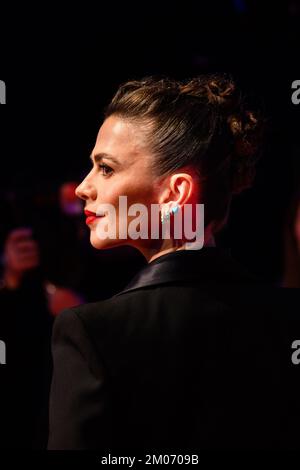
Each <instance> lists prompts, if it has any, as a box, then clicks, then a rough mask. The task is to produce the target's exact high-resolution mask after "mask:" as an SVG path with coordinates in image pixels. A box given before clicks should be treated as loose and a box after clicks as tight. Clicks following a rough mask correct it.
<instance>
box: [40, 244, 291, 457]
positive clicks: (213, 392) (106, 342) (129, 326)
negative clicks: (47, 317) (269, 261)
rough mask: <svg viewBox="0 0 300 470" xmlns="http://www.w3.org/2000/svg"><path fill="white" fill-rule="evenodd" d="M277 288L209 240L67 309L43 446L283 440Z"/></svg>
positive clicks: (274, 443)
mask: <svg viewBox="0 0 300 470" xmlns="http://www.w3.org/2000/svg"><path fill="white" fill-rule="evenodd" d="M270 297H271V296H270V295H269V290H268V289H267V288H266V287H265V286H262V285H260V284H259V283H258V282H256V281H255V280H254V279H252V277H251V276H250V275H249V274H248V273H247V272H245V271H244V270H243V269H242V268H241V267H240V266H239V265H238V264H237V263H236V262H235V261H234V260H233V259H232V258H231V257H230V256H229V254H227V253H226V252H224V251H222V250H220V249H218V248H213V247H210V248H203V249H202V250H199V251H194V250H189V251H177V252H174V253H171V254H166V255H163V256H161V257H160V258H157V259H156V260H154V261H152V262H151V263H150V264H148V265H147V266H146V267H145V268H143V269H142V270H141V271H140V272H139V273H138V274H137V275H136V277H135V278H134V279H133V280H132V282H131V283H130V284H129V285H128V286H127V287H126V288H125V289H124V290H123V291H121V292H120V293H118V294H117V295H115V296H114V297H112V298H110V299H108V300H104V301H101V302H96V303H91V304H86V305H81V306H78V307H74V308H72V309H69V310H65V311H64V312H62V313H61V314H60V315H59V317H58V318H57V320H56V321H55V326H54V333H53V359H54V374H53V381H52V389H51V398H50V435H49V443H48V448H49V449H98V450H103V451H105V450H108V449H110V450H112V449H115V451H116V450H122V449H124V450H125V449H126V450H127V451H129V449H139V450H147V451H150V450H159V449H160V450H166V449H170V450H171V449H173V450H176V451H177V452H178V451H180V450H181V451H182V450H188V449H197V450H202V449H239V448H277V447H278V446H279V447H280V446H281V445H282V435H283V434H284V432H285V429H283V428H282V427H284V425H283V424H282V423H283V420H284V419H285V417H286V410H285V408H284V407H285V397H283V394H284V391H283V389H282V386H283V377H282V373H281V370H282V369H281V366H280V364H281V359H282V358H281V356H280V354H281V352H280V351H279V349H280V348H278V344H279V343H278V341H279V342H280V340H279V339H278V338H279V336H280V334H281V332H280V327H279V326H278V316H277V311H276V306H275V307H274V302H273V301H272V299H271V298H270ZM278 335H279V336H278Z"/></svg>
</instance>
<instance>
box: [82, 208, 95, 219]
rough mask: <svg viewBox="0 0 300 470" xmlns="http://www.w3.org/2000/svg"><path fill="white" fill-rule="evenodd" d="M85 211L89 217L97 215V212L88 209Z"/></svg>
mask: <svg viewBox="0 0 300 470" xmlns="http://www.w3.org/2000/svg"><path fill="white" fill-rule="evenodd" d="M84 213H85V215H86V216H87V217H89V216H94V217H97V215H96V212H91V211H88V210H87V209H85V210H84Z"/></svg>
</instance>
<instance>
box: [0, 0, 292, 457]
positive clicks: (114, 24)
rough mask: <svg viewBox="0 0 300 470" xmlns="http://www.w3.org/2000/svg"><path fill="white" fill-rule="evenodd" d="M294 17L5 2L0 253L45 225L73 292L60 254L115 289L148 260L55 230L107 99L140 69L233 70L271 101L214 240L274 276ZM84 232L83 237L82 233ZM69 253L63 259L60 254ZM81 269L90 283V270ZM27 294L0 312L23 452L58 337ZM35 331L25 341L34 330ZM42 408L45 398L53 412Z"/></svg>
mask: <svg viewBox="0 0 300 470" xmlns="http://www.w3.org/2000/svg"><path fill="white" fill-rule="evenodd" d="M299 12H300V8H299V2H297V1H295V0H290V1H287V2H285V3H284V4H283V3H281V2H269V1H258V0H256V1H250V0H219V1H217V0H210V1H209V2H208V1H198V2H186V1H185V2H180V4H176V3H175V2H173V3H169V2H162V1H161V2H160V3H155V2H149V3H145V2H140V3H136V4H134V3H133V2H126V4H122V5H119V4H117V3H114V4H112V5H111V6H110V7H109V6H108V5H107V4H105V3H101V4H100V3H99V4H98V8H97V9H96V8H95V10H92V8H91V7H90V6H88V5H81V4H78V5H77V6H74V5H72V7H69V8H68V9H67V10H63V8H62V7H60V8H55V9H54V6H51V7H46V6H45V5H41V6H34V7H33V6H30V5H28V4H27V3H26V4H24V5H23V6H19V5H18V6H13V8H11V10H10V11H8V9H7V7H5V6H3V5H2V6H1V30H0V79H1V80H4V81H5V82H6V87H7V104H6V105H5V106H0V135H1V138H0V156H1V159H0V218H1V219H0V255H1V252H2V248H3V242H4V239H5V237H6V236H7V234H8V232H9V230H11V229H12V228H14V227H18V226H22V225H30V226H33V227H34V228H35V229H38V228H40V226H43V229H46V231H47V237H48V239H49V240H50V242H51V241H52V249H53V250H54V251H53V256H52V252H50V258H52V259H51V260H50V261H52V269H58V265H59V262H60V261H61V260H63V263H62V264H63V265H64V266H63V267H64V268H65V269H64V271H65V272H64V273H63V274H64V276H65V277H64V279H63V280H64V281H65V282H64V284H65V285H66V286H67V287H72V288H73V287H74V286H73V285H72V282H73V280H72V279H71V278H68V274H73V273H75V274H76V272H77V271H76V269H73V268H72V267H71V266H72V265H71V264H68V263H69V262H67V261H66V260H69V261H70V262H71V261H74V262H75V265H76V263H78V266H81V265H82V263H81V262H82V258H81V259H80V257H78V256H77V255H78V253H80V254H81V255H80V256H82V257H83V258H85V268H87V269H88V270H89V276H88V277H87V279H88V280H91V281H92V284H93V285H92V286H86V287H91V289H90V290H89V289H88V288H87V289H86V298H85V300H87V301H90V300H98V299H100V298H103V297H109V296H110V295H112V294H113V293H114V292H115V291H117V290H119V289H120V287H122V286H123V285H124V284H126V283H127V282H128V281H129V279H130V278H131V277H132V275H133V274H134V273H135V271H136V270H137V269H138V267H139V266H140V265H141V263H142V261H141V259H140V257H139V256H136V257H134V256H132V253H131V252H130V251H129V252H127V251H126V250H125V251H124V250H121V251H122V254H123V257H122V258H120V256H119V255H120V253H119V249H114V250H113V253H110V252H109V250H108V251H107V252H102V253H96V252H95V250H92V249H91V248H90V247H89V248H87V245H88V244H86V245H85V249H86V250H87V251H81V250H77V248H73V246H72V244H70V243H69V239H68V236H69V235H70V239H71V235H72V233H70V232H68V231H65V233H64V236H65V238H64V239H62V238H60V231H59V230H58V225H57V224H56V222H57V221H58V222H59V224H60V225H59V229H62V228H63V227H65V226H66V225H67V224H66V223H65V221H64V220H63V219H62V218H55V217H54V218H51V217H52V216H51V214H52V213H53V208H54V206H55V205H57V195H58V189H59V187H60V185H61V184H62V183H63V182H65V181H69V180H78V181H79V180H80V179H81V178H82V177H83V176H84V175H85V173H86V172H87V171H88V170H89V168H90V162H89V154H90V152H91V150H92V148H93V145H94V141H95V138H96V135H97V132H98V129H99V126H100V124H101V120H102V112H103V106H105V105H106V104H107V103H108V101H109V100H110V98H111V97H112V94H113V93H114V92H115V91H116V89H117V87H118V85H119V84H120V83H122V82H123V81H125V80H128V79H132V78H141V77H143V76H145V75H157V74H159V75H168V76H171V77H175V78H189V77H192V76H194V75H197V74H200V73H204V72H230V73H232V74H233V76H234V78H235V79H236V80H237V82H238V84H239V85H240V86H241V88H242V89H243V90H244V92H245V93H246V94H247V95H249V97H250V102H252V103H253V105H255V106H259V107H260V108H262V109H263V112H264V114H265V116H266V118H267V122H268V126H267V133H266V139H265V143H264V152H263V156H262V158H261V160H260V162H259V164H258V168H257V177H256V180H255V184H254V186H253V188H252V189H250V190H247V191H245V192H244V193H242V194H241V195H239V196H237V198H236V199H235V200H234V203H233V206H232V211H231V217H230V220H229V224H228V227H227V228H226V229H225V230H224V232H223V233H222V234H221V236H220V237H219V242H220V243H221V244H223V245H224V246H226V247H228V248H230V250H231V252H232V254H233V255H234V256H235V257H236V258H237V259H238V260H240V261H241V262H242V263H243V264H244V265H245V266H247V267H248V269H249V270H250V271H252V272H253V273H255V274H256V275H258V276H260V277H262V278H263V279H265V280H267V281H270V282H271V283H274V284H275V285H280V282H281V279H282V275H283V244H284V237H283V235H284V226H285V223H286V216H287V213H288V209H289V205H290V201H291V197H292V195H293V193H294V191H295V189H296V188H297V187H300V165H299V160H300V159H299V156H300V155H299V154H300V149H299V137H298V136H299V115H300V105H298V106H295V105H293V104H292V102H291V94H292V90H291V83H292V81H294V80H297V79H300V70H299V51H298V50H297V49H298V48H299V44H300V41H299V29H300V28H299V24H300V21H299V20H300V16H299ZM71 230H72V227H71ZM86 234H87V238H88V229H87V228H86ZM86 241H87V239H86V240H85V242H86ZM67 248H69V250H67ZM46 251H47V250H46ZM63 252H68V253H67V255H68V256H66V257H65V258H61V255H62V254H66V253H63ZM48 254H49V253H48ZM75 254H76V256H75ZM90 266H91V269H90ZM52 274H53V272H52ZM54 274H55V273H54ZM81 274H82V276H83V278H84V279H85V273H84V272H83V273H81ZM57 279H59V276H58V277H57ZM57 279H56V280H57ZM42 280H44V278H42ZM51 280H52V279H51ZM71 281H72V282H71ZM74 283H75V281H74ZM41 286H42V284H41V283H40V287H41ZM25 287H26V286H25ZM80 287H82V286H81V285H80ZM42 294H43V292H41V299H40V303H41V304H43V305H44V303H43V302H44V298H42ZM22 295H25V300H24V298H23V297H19V298H17V297H16V298H15V308H14V309H13V308H12V307H13V305H12V301H11V299H10V298H8V299H7V300H5V299H4V304H3V305H4V306H3V305H2V306H1V312H0V321H2V323H1V324H0V326H1V329H0V339H6V337H5V336H4V333H5V331H6V329H7V330H8V332H9V335H10V336H7V338H8V340H7V344H8V345H9V347H10V349H11V350H15V352H16V358H15V362H12V361H11V360H10V364H11V365H10V367H9V368H6V369H5V370H3V368H2V369H1V371H0V372H3V373H4V372H5V374H6V373H7V374H12V376H11V377H10V376H9V377H8V376H1V380H2V379H3V381H2V383H1V387H0V392H1V393H3V390H4V394H3V395H1V393H0V405H1V406H2V408H1V407H0V417H1V422H0V425H1V426H2V427H3V430H4V431H5V435H6V434H7V429H6V428H5V426H4V425H3V415H4V413H5V412H6V414H7V422H8V423H9V426H10V433H11V434H10V435H9V436H8V440H9V441H10V445H13V447H15V448H20V447H23V448H29V447H31V446H32V436H33V435H34V431H32V433H31V432H30V431H29V428H30V426H31V424H32V423H33V418H32V416H33V412H32V411H31V408H30V406H29V405H28V403H30V404H32V406H33V408H37V405H36V396H38V395H41V393H42V392H40V389H41V386H43V382H42V375H41V371H43V372H45V374H46V375H47V377H46V380H45V388H46V389H47V390H46V392H45V395H47V392H48V387H49V380H50V376H51V366H50V365H49V366H48V365H47V366H45V365H44V363H43V364H40V363H37V364H35V362H34V361H35V360H37V362H39V361H38V358H39V357H40V355H41V351H42V349H43V347H44V344H46V345H47V341H49V339H50V331H49V330H50V328H49V329H48V323H47V322H44V326H43V328H44V329H45V335H44V336H43V335H42V334H41V332H42V327H41V326H40V325H39V322H38V321H37V318H36V317H35V316H34V315H32V311H30V308H29V307H28V305H29V304H30V301H32V300H34V301H35V304H36V305H35V306H34V308H35V311H36V312H37V314H38V315H40V312H41V308H40V305H39V303H38V302H37V301H39V298H38V297H37V291H36V290H32V289H27V290H26V289H25V290H24V292H23V294H22ZM16 296H18V293H17V294H16ZM291 303H292V301H291ZM24 306H25V308H23V307H24ZM12 310H14V311H13V313H14V315H12ZM297 311H298V310H297ZM45 318H46V314H45ZM47 318H48V317H47ZM20 320H22V321H20ZM40 320H41V322H42V320H43V319H42V318H40ZM47 321H48V320H47ZM294 330H295V331H296V329H294ZM294 330H293V333H292V336H291V338H293V339H294V338H295V336H294V334H296V333H294ZM30 334H32V345H31V348H28V347H27V346H26V345H27V344H28V338H27V336H26V335H29V336H30ZM29 336H28V337H29ZM44 338H45V339H44ZM21 341H23V342H21ZM23 343H24V344H23ZM41 343H42V344H41ZM289 344H290V343H289ZM23 347H24V351H25V353H26V354H25V353H24V352H23V349H22V348H23ZM26 347H27V349H26ZM286 350H287V351H288V347H287V349H286ZM30 355H31V356H30ZM30 357H32V358H33V359H34V361H33V362H32V363H31V362H30ZM46 360H49V361H50V356H49V354H48V351H47V354H46ZM5 367H6V366H5ZM26 367H27V368H26ZM35 367H36V369H35ZM36 370H38V371H39V372H38V373H37V372H36ZM29 371H31V372H30V373H31V374H32V381H31V382H30V383H29ZM3 384H4V385H5V387H3ZM295 390H296V389H295ZM5 393H6V395H5ZM3 396H4V398H2V397H3ZM46 398H47V397H46ZM295 402H296V401H295ZM39 406H40V405H39ZM41 407H42V406H41ZM46 409H47V399H45V405H44V408H43V410H44V413H45V416H46V414H47V410H46ZM3 410H4V411H3ZM35 412H36V411H35ZM38 412H39V413H40V411H39V410H38ZM22 416H23V417H22ZM39 416H40V414H39ZM45 416H43V415H42V416H41V417H40V419H41V421H42V422H43V424H41V425H40V426H39V425H38V429H42V430H43V432H42V433H39V434H41V437H40V439H39V441H40V442H38V443H37V444H36V445H37V447H43V446H45V443H46V439H47V429H46V426H45V425H44V423H45V422H46V420H47V418H46V417H45ZM293 416H294V415H293ZM296 426H298V423H296V424H295V429H296ZM16 430H17V433H16ZM0 431H1V429H0ZM31 434H32V435H31ZM0 435H1V432H0ZM26 436H27V439H26ZM5 437H7V436H5ZM11 443H12V444H11ZM1 444H2V445H3V441H2V438H1V436H0V447H1ZM4 447H5V446H4Z"/></svg>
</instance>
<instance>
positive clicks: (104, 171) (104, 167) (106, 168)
mask: <svg viewBox="0 0 300 470" xmlns="http://www.w3.org/2000/svg"><path fill="white" fill-rule="evenodd" d="M98 167H99V168H100V169H101V171H102V175H103V176H108V175H110V174H111V173H112V172H113V169H112V168H111V167H110V166H108V165H106V164H105V163H99V165H98Z"/></svg>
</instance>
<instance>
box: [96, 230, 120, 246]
mask: <svg viewBox="0 0 300 470" xmlns="http://www.w3.org/2000/svg"><path fill="white" fill-rule="evenodd" d="M122 241H123V240H112V239H111V238H105V239H104V240H101V238H99V237H98V235H97V234H96V232H95V231H94V230H92V231H91V235H90V242H91V245H92V247H94V248H96V250H108V249H110V248H114V247H116V246H120V245H123V244H124V243H122Z"/></svg>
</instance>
